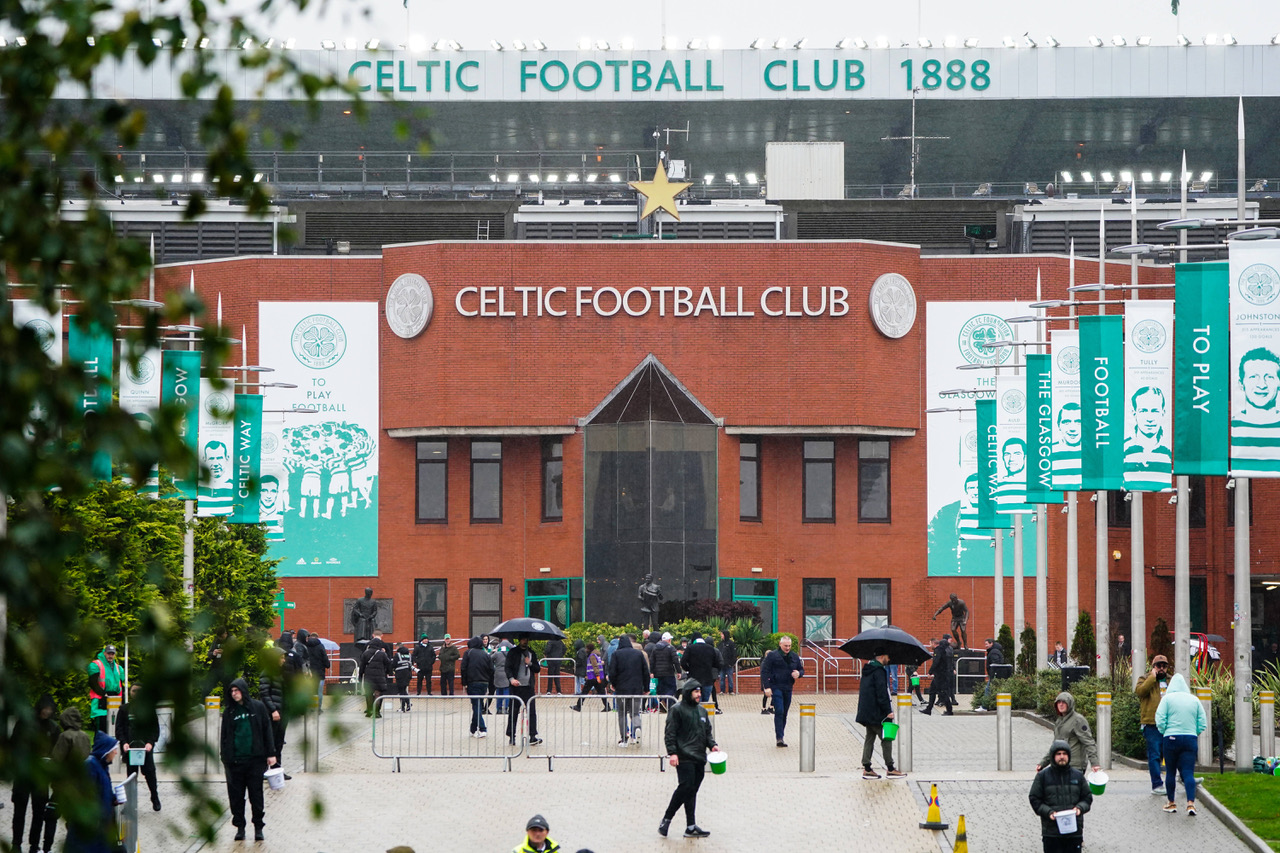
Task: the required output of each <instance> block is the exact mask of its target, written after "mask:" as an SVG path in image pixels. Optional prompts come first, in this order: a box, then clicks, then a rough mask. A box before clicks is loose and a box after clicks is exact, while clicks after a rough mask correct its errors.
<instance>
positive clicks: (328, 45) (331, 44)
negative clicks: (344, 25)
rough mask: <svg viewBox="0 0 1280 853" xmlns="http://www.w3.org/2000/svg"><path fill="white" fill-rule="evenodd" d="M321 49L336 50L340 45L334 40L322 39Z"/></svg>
mask: <svg viewBox="0 0 1280 853" xmlns="http://www.w3.org/2000/svg"><path fill="white" fill-rule="evenodd" d="M320 47H321V49H322V50H336V49H337V47H338V44H337V42H335V41H334V40H333V39H321V40H320Z"/></svg>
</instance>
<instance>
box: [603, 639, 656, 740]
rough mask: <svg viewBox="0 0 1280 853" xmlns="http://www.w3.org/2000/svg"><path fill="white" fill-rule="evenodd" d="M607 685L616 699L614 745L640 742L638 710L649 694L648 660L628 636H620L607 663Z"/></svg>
mask: <svg viewBox="0 0 1280 853" xmlns="http://www.w3.org/2000/svg"><path fill="white" fill-rule="evenodd" d="M608 669H609V685H610V687H611V689H612V690H613V692H614V693H615V694H617V695H618V696H626V697H629V698H626V699H619V700H618V702H617V706H618V746H626V745H627V744H629V743H639V742H640V711H641V703H642V702H644V700H643V699H638V698H635V697H638V696H643V695H644V694H646V693H648V692H649V659H648V658H647V657H645V655H644V652H642V651H640V650H639V649H637V648H635V647H634V646H632V645H631V635H630V634H623V635H622V637H621V638H619V640H618V650H617V651H616V652H614V653H613V658H612V659H611V660H610V661H609V666H608Z"/></svg>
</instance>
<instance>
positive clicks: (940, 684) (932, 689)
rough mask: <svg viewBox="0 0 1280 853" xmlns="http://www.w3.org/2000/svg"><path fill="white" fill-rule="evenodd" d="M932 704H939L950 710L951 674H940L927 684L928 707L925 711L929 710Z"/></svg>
mask: <svg viewBox="0 0 1280 853" xmlns="http://www.w3.org/2000/svg"><path fill="white" fill-rule="evenodd" d="M934 702H941V703H942V704H943V705H945V706H947V710H948V711H950V710H951V673H949V672H940V673H938V674H937V675H935V676H934V677H933V681H931V682H930V683H929V707H928V708H926V709H925V710H931V709H932V708H933V704H934Z"/></svg>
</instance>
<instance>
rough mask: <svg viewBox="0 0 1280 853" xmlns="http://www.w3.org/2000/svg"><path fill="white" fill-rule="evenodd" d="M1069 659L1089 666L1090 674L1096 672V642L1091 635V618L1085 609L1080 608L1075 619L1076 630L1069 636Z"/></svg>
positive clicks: (1078, 664)
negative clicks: (1078, 614)
mask: <svg viewBox="0 0 1280 853" xmlns="http://www.w3.org/2000/svg"><path fill="white" fill-rule="evenodd" d="M1071 659H1072V660H1073V661H1075V662H1076V665H1077V666H1087V667H1089V673H1090V674H1091V675H1097V674H1098V642H1097V640H1096V639H1095V638H1094V635H1093V618H1092V617H1090V616H1089V611H1087V610H1081V611H1080V617H1079V618H1078V619H1077V620H1076V631H1075V634H1074V635H1072V638H1071Z"/></svg>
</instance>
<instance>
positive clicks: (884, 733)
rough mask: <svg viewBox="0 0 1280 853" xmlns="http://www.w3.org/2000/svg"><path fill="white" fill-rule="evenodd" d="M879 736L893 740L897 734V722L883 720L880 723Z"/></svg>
mask: <svg viewBox="0 0 1280 853" xmlns="http://www.w3.org/2000/svg"><path fill="white" fill-rule="evenodd" d="M880 736H881V737H883V738H884V739H885V740H894V739H895V738H897V736H898V724H897V723H892V722H887V721H886V722H884V723H882V724H881V725H880Z"/></svg>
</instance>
